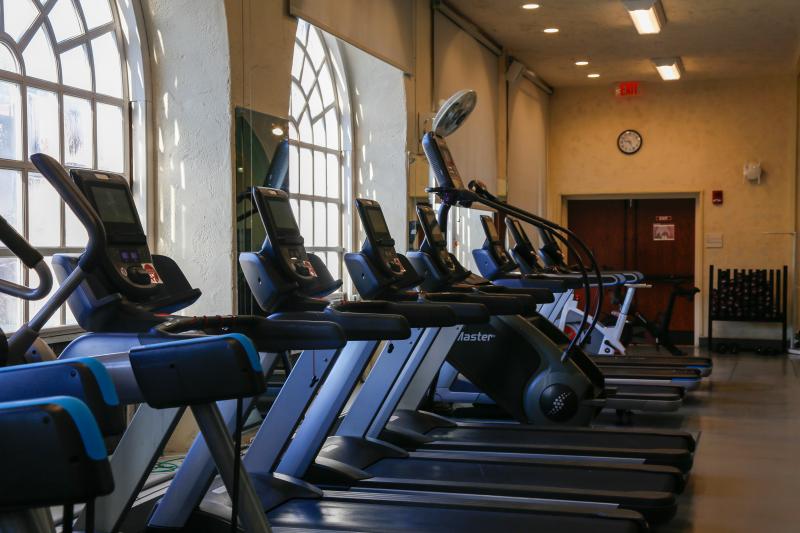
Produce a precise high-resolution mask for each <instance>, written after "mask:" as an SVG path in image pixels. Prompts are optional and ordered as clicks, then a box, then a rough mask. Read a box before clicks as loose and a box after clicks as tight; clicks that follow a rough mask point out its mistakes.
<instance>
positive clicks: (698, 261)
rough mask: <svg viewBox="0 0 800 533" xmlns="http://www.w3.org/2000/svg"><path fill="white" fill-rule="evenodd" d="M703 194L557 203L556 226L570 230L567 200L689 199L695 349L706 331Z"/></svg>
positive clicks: (590, 197)
mask: <svg viewBox="0 0 800 533" xmlns="http://www.w3.org/2000/svg"><path fill="white" fill-rule="evenodd" d="M703 196H704V195H703V191H674V192H654V193H641V192H631V193H614V194H562V195H560V197H561V201H560V203H559V208H560V211H561V212H560V213H559V217H558V219H559V224H561V225H562V226H564V227H569V226H568V224H569V220H567V219H568V216H567V213H568V209H567V202H568V201H570V200H669V199H678V198H683V199H686V198H690V199H692V200H694V285H695V287H697V288H699V289H700V293H699V294H697V295H696V296H695V298H694V345H695V346H699V345H700V334H701V333H702V332H703V331H705V330H704V329H703V327H704V321H705V315H704V314H703V307H704V306H703V303H704V302H705V300H706V294H707V293H706V283H707V280H706V279H705V277H704V274H705V271H706V269H705V268H704V265H705V257H704V255H703V251H704V247H703V242H704V241H703V227H704V219H703V215H704V209H703V206H704V205H705V201H704V198H703Z"/></svg>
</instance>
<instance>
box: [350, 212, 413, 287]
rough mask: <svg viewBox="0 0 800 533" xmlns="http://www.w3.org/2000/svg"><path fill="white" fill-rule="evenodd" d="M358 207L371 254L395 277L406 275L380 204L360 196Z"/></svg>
mask: <svg viewBox="0 0 800 533" xmlns="http://www.w3.org/2000/svg"><path fill="white" fill-rule="evenodd" d="M356 208H357V209H358V214H359V216H360V218H361V222H362V223H363V224H364V231H365V232H366V234H367V242H366V246H367V247H369V248H370V251H371V252H372V253H371V254H370V255H371V256H372V257H373V258H374V259H375V261H376V262H377V263H378V266H379V267H380V268H381V269H383V270H384V273H386V274H388V275H390V276H393V277H399V276H402V275H404V274H405V273H406V268H405V267H404V266H403V263H402V261H400V257H398V255H397V251H396V250H395V248H394V244H395V242H394V239H392V235H391V233H390V232H389V226H388V225H387V224H386V218H385V217H384V216H383V210H382V209H381V206H380V204H379V203H378V202H376V201H375V200H369V199H366V198H359V199H357V200H356Z"/></svg>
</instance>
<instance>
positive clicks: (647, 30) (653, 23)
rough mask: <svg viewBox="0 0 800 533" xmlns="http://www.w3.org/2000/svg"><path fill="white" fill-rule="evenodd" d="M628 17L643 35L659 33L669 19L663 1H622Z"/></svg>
mask: <svg viewBox="0 0 800 533" xmlns="http://www.w3.org/2000/svg"><path fill="white" fill-rule="evenodd" d="M622 3H623V5H624V6H625V9H627V10H628V15H630V16H631V20H633V25H634V26H636V31H637V32H639V33H640V34H642V35H647V34H652V33H659V32H660V31H661V26H663V25H664V24H665V23H666V21H667V17H666V15H665V14H664V6H662V5H661V0H622Z"/></svg>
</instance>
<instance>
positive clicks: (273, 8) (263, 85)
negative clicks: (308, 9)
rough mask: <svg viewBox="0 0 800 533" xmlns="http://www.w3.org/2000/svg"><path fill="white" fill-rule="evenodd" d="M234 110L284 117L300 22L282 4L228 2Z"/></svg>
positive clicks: (262, 0) (252, 0)
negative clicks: (295, 37) (244, 108)
mask: <svg viewBox="0 0 800 533" xmlns="http://www.w3.org/2000/svg"><path fill="white" fill-rule="evenodd" d="M225 13H226V16H227V23H228V40H229V42H230V45H229V46H230V58H231V97H232V104H233V106H243V107H247V108H248V109H252V110H254V111H258V112H260V113H267V114H269V115H275V116H279V117H285V116H287V114H288V111H289V90H290V73H291V71H292V53H293V50H294V36H295V34H296V33H297V21H296V19H295V18H294V17H290V16H289V15H288V10H287V5H286V2H285V1H283V0H225Z"/></svg>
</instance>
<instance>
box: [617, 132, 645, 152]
mask: <svg viewBox="0 0 800 533" xmlns="http://www.w3.org/2000/svg"><path fill="white" fill-rule="evenodd" d="M617 147H618V148H619V151H620V152H622V153H623V154H626V155H633V154H635V153H636V152H638V151H639V149H640V148H641V147H642V136H641V134H640V133H639V132H638V131H636V130H625V131H623V132H622V133H620V134H619V137H617Z"/></svg>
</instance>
